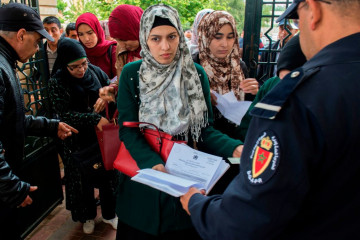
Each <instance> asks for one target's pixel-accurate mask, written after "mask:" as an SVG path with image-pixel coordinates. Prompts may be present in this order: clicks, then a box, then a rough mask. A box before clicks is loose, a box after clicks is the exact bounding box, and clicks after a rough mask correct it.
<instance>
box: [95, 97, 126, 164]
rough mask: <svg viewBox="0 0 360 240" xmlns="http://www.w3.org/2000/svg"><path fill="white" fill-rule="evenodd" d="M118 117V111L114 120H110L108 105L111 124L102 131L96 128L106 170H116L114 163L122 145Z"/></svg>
mask: <svg viewBox="0 0 360 240" xmlns="http://www.w3.org/2000/svg"><path fill="white" fill-rule="evenodd" d="M117 116H118V110H116V111H115V113H114V115H113V117H112V119H110V118H109V107H108V105H107V104H106V118H107V119H108V120H109V122H110V123H109V124H106V125H104V126H103V127H102V129H103V130H102V131H100V130H99V129H98V128H96V127H95V129H96V136H97V139H98V142H99V146H100V150H101V156H102V159H103V164H104V168H105V169H106V170H113V169H114V167H113V165H114V161H115V158H116V155H117V152H118V151H119V147H120V143H121V141H120V138H119V125H118V124H117Z"/></svg>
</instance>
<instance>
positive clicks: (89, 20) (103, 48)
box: [76, 12, 116, 62]
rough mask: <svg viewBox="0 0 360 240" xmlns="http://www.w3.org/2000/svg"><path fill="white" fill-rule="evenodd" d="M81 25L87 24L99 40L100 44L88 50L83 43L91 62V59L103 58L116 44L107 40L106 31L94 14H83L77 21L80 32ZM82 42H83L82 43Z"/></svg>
mask: <svg viewBox="0 0 360 240" xmlns="http://www.w3.org/2000/svg"><path fill="white" fill-rule="evenodd" d="M81 24H87V25H89V27H90V28H91V29H92V30H93V31H94V33H95V34H96V36H97V38H98V42H97V44H96V46H95V47H93V48H87V47H85V46H84V45H83V44H82V43H81V44H82V45H83V46H84V48H85V51H86V54H87V56H88V58H89V60H90V62H91V58H96V57H99V56H103V55H104V54H105V53H106V52H107V50H108V48H109V47H110V45H112V44H116V42H115V41H108V40H106V39H105V33H104V29H103V28H102V27H101V25H100V22H99V20H98V18H97V17H96V16H95V15H94V14H92V13H89V12H87V13H83V14H81V15H80V16H79V17H78V18H77V19H76V31H78V29H79V26H80V25H81ZM80 42H81V41H80Z"/></svg>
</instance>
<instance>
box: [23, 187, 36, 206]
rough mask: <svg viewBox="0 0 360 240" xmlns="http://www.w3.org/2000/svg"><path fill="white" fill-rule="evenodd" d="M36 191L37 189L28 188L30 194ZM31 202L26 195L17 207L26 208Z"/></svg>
mask: <svg viewBox="0 0 360 240" xmlns="http://www.w3.org/2000/svg"><path fill="white" fill-rule="evenodd" d="M36 189H38V187H36V186H30V192H33V191H35V190H36ZM32 202H33V200H32V199H31V197H30V196H29V195H27V196H26V198H25V200H24V201H23V202H22V203H21V204H20V205H19V206H18V207H26V206H27V205H31V204H32Z"/></svg>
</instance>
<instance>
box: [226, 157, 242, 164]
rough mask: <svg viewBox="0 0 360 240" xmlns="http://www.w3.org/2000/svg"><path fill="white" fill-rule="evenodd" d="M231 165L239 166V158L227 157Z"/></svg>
mask: <svg viewBox="0 0 360 240" xmlns="http://www.w3.org/2000/svg"><path fill="white" fill-rule="evenodd" d="M228 160H229V162H230V163H231V164H240V158H234V157H228Z"/></svg>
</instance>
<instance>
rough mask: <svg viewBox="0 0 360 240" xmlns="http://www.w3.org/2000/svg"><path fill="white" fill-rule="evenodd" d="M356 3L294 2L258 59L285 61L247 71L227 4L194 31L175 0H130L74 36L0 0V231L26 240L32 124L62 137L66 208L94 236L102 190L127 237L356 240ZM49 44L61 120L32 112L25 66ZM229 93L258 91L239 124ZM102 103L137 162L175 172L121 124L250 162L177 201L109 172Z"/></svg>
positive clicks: (79, 27)
mask: <svg viewBox="0 0 360 240" xmlns="http://www.w3.org/2000/svg"><path fill="white" fill-rule="evenodd" d="M359 11H360V1H359V0H337V1H334V0H329V1H325V0H294V1H293V3H292V4H291V5H290V6H289V8H288V9H287V10H286V11H285V12H284V13H283V14H282V15H281V16H280V17H279V18H278V19H277V21H278V22H279V24H278V27H279V41H277V42H275V43H274V44H273V45H271V46H268V49H269V50H270V49H272V50H275V51H274V52H272V51H268V52H266V51H265V52H263V54H262V55H261V60H260V61H261V62H266V61H268V62H276V64H268V65H261V66H259V68H258V74H257V76H256V78H251V77H249V73H248V70H247V66H246V64H245V63H244V62H243V61H242V59H241V55H242V50H241V48H242V46H240V45H239V38H240V37H241V38H243V36H239V34H238V32H237V30H236V23H235V20H234V17H233V16H232V15H231V14H230V13H228V12H226V11H220V10H212V9H204V10H201V11H200V12H199V13H198V14H197V15H196V17H195V21H194V23H193V27H192V29H186V30H184V29H183V28H182V26H181V21H180V17H179V15H178V12H177V10H176V9H174V8H172V7H171V6H167V5H164V4H159V5H153V6H150V7H148V8H147V9H145V10H143V9H141V8H140V7H137V6H132V5H127V4H122V5H119V6H117V7H116V8H115V9H114V10H113V11H112V12H111V14H110V17H109V19H108V21H107V22H106V24H104V22H100V21H99V20H98V18H97V17H96V16H95V15H94V14H92V13H84V14H82V15H80V16H79V17H78V18H77V19H76V22H75V23H70V24H68V25H67V27H66V30H65V33H63V29H62V27H61V24H60V21H59V20H58V19H57V18H56V17H47V18H45V19H44V20H43V21H42V22H41V20H40V17H39V15H38V14H37V13H36V12H35V11H34V10H32V9H31V8H28V7H26V6H25V5H22V4H18V3H10V4H7V5H5V6H3V7H1V8H0V58H1V59H2V61H0V62H1V63H0V69H1V70H2V71H1V72H2V73H1V75H0V80H1V82H0V94H1V98H0V129H1V135H0V147H1V148H0V211H1V213H4V216H6V218H8V219H10V221H7V220H6V219H5V217H4V218H2V219H1V220H0V224H1V225H0V230H1V233H2V234H4V236H8V239H19V236H17V233H16V231H15V232H14V227H13V226H11V219H14V218H16V214H14V208H16V207H26V206H27V205H29V204H31V202H32V200H31V197H30V193H31V192H32V191H35V190H36V187H35V186H30V184H29V183H26V182H23V181H21V180H20V179H19V178H18V177H17V176H16V169H17V167H18V165H19V164H21V163H20V160H21V159H22V157H23V155H22V152H21V151H18V150H17V149H22V148H23V141H24V137H25V134H26V135H31V134H33V135H51V134H52V135H54V134H55V133H57V135H58V137H59V138H61V139H62V141H61V142H60V143H59V144H57V145H58V150H59V153H60V156H61V158H62V161H63V163H64V170H65V180H64V183H65V191H66V208H67V209H68V210H70V211H71V215H72V219H73V220H74V221H80V222H82V223H83V231H84V233H86V234H90V233H92V232H93V231H94V229H95V227H96V226H95V221H94V219H95V217H96V214H97V211H96V208H97V207H96V206H97V202H96V199H95V198H94V188H98V189H99V193H100V194H99V197H100V205H101V212H102V219H103V221H104V222H105V223H108V224H110V225H111V226H112V227H113V228H114V229H117V236H116V239H119V240H120V239H121V240H124V239H125V240H130V239H141V240H143V239H144V240H147V239H149V240H150V239H151V240H152V239H163V240H167V239H185V238H186V239H340V238H341V239H342V238H345V237H351V238H355V239H357V237H360V236H359V233H358V231H357V226H358V225H359V223H360V222H359V220H358V214H359V212H360V211H359V210H360V208H359V207H358V201H359V200H360V192H359V191H358V190H357V189H356V187H354V185H355V184H356V182H358V181H357V175H358V174H359V173H360V164H359V163H358V161H357V160H356V159H357V152H356V151H355V150H356V147H357V146H358V144H360V142H359V140H358V139H357V135H356V134H354V132H355V133H356V132H357V131H359V130H360V129H359V124H358V123H357V121H358V119H359V117H360V110H359V109H360V108H359V104H360V99H359V97H358V94H357V91H358V89H359V88H358V87H360V82H359V81H358V77H357V74H356V72H355V71H356V69H357V67H360V16H359V14H358V13H359ZM19 16H21V18H23V21H22V23H21V24H20V23H18V22H17V20H16V21H15V19H16V18H17V17H19ZM289 19H298V23H299V29H298V27H297V26H296V27H295V26H294V25H292V24H290V22H289ZM106 33H108V34H110V37H106V36H105V34H106ZM289 33H290V34H289ZM62 35H64V36H62ZM43 38H47V41H46V43H45V50H46V61H47V62H48V65H49V74H50V79H49V83H48V92H49V99H50V102H51V106H52V108H53V111H54V116H55V117H56V118H57V120H49V119H45V118H43V117H38V118H35V117H32V116H29V115H24V113H23V112H22V111H21V109H22V107H21V104H23V102H22V94H21V92H20V88H19V82H18V80H17V79H16V75H15V68H14V66H15V61H17V60H18V61H21V62H26V61H27V60H28V59H29V58H30V57H31V56H32V55H33V54H34V53H35V52H36V51H37V50H38V48H39V47H38V43H39V42H40V41H41V39H43ZM70 53H71V54H70ZM228 93H233V94H234V96H235V98H236V99H237V101H246V100H248V101H252V104H251V105H250V107H249V109H248V111H247V112H246V114H245V116H244V117H243V118H242V119H241V122H240V125H239V124H236V123H233V122H232V121H230V120H228V119H227V118H226V117H225V116H223V115H222V114H221V112H220V111H219V110H218V108H217V105H218V99H217V97H216V95H217V94H219V95H224V94H228ZM13 109H16V111H14V110H13ZM105 109H109V110H110V111H112V112H114V111H115V109H116V110H117V111H118V124H119V126H120V130H119V139H120V140H121V141H122V142H123V144H124V145H125V147H126V149H127V150H128V151H129V153H130V155H131V156H132V158H133V159H134V160H135V161H136V163H137V165H138V166H139V168H140V169H145V168H150V169H154V170H157V171H161V172H166V169H165V163H164V162H163V160H162V158H161V156H160V155H159V154H158V153H156V152H155V151H154V150H153V149H152V148H151V146H150V145H149V144H148V142H147V141H146V140H145V138H144V136H143V134H142V132H141V131H139V128H133V127H127V126H124V125H123V123H124V122H129V121H133V122H148V123H152V124H154V125H156V126H157V127H158V128H159V129H160V130H162V131H164V132H166V133H169V134H171V135H172V136H173V138H174V139H176V140H181V141H185V142H187V144H188V145H189V146H191V147H193V148H196V149H198V150H200V151H203V152H206V153H210V154H214V155H217V156H220V157H222V158H223V159H224V161H228V160H227V159H228V158H229V157H233V158H240V157H241V163H240V167H239V165H231V167H230V170H229V171H228V172H227V173H226V174H225V175H224V176H223V178H222V179H221V180H220V181H219V182H218V183H217V184H216V185H215V187H214V188H213V190H212V191H210V193H209V194H208V195H205V192H204V190H202V189H196V188H190V189H189V191H188V192H187V193H186V194H185V195H183V196H181V197H180V199H179V198H176V197H173V196H170V195H168V194H167V193H164V192H162V191H159V190H156V189H153V188H151V187H149V186H147V185H144V184H140V183H137V182H135V181H132V180H131V177H129V176H127V175H125V174H122V173H120V172H118V171H117V170H109V171H106V170H105V169H104V168H103V167H102V166H101V153H100V147H99V144H98V141H97V137H96V131H102V127H103V126H104V125H106V124H109V120H108V119H107V118H106V115H105ZM9 126H12V127H9ZM14 132H15V133H16V134H15V135H14ZM72 133H76V134H72ZM99 159H100V160H99ZM93 160H94V161H97V162H96V164H95V165H96V166H97V167H96V168H95V167H94V168H95V169H92V168H90V169H88V168H87V167H86V166H87V165H89V162H91V161H93ZM91 164H94V162H91ZM95 165H92V166H95Z"/></svg>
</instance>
